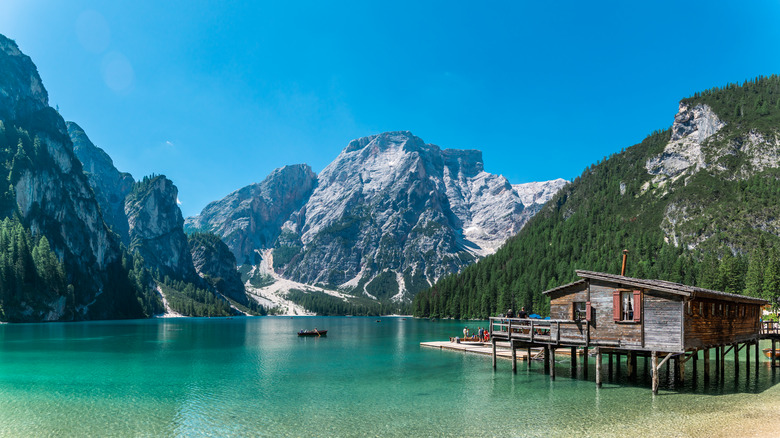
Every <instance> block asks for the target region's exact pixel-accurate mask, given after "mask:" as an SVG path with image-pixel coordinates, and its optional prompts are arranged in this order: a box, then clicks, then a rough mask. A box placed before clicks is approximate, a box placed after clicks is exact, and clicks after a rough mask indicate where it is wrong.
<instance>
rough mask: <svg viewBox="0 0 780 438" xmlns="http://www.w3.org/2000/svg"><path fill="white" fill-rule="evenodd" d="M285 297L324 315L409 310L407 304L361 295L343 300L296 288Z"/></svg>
mask: <svg viewBox="0 0 780 438" xmlns="http://www.w3.org/2000/svg"><path fill="white" fill-rule="evenodd" d="M287 299H288V300H290V301H292V302H294V303H296V304H298V305H300V306H302V307H303V308H304V309H306V310H307V311H309V312H314V313H316V314H318V315H324V316H338V315H355V316H378V315H390V314H408V313H409V312H410V306H409V305H408V304H401V303H380V302H376V301H374V300H371V299H368V298H361V297H355V298H349V299H348V301H344V300H343V299H341V298H339V297H334V296H333V295H328V294H326V293H324V292H303V291H301V290H298V289H292V290H290V291H289V292H288V293H287Z"/></svg>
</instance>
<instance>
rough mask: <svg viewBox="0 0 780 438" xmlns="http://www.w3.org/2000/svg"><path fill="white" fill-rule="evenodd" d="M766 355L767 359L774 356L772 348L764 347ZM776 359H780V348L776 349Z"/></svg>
mask: <svg viewBox="0 0 780 438" xmlns="http://www.w3.org/2000/svg"><path fill="white" fill-rule="evenodd" d="M764 356H766V357H767V359H771V358H772V349H771V348H764ZM775 359H780V350H775Z"/></svg>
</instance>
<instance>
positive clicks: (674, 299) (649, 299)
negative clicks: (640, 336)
mask: <svg viewBox="0 0 780 438" xmlns="http://www.w3.org/2000/svg"><path fill="white" fill-rule="evenodd" d="M643 312H644V314H643V315H642V316H643V319H644V325H645V345H644V346H645V348H646V349H648V350H661V351H682V349H683V348H682V347H683V345H682V319H683V298H682V297H681V296H678V295H673V294H665V293H662V292H657V291H652V290H651V291H647V292H645V293H644V299H643Z"/></svg>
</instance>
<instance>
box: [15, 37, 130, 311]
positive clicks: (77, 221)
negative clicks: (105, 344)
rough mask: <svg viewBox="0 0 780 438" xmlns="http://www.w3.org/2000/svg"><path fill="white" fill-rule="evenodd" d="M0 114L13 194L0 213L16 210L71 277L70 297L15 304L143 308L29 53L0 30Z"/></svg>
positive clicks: (89, 308) (67, 308) (61, 308)
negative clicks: (41, 237)
mask: <svg viewBox="0 0 780 438" xmlns="http://www.w3.org/2000/svg"><path fill="white" fill-rule="evenodd" d="M0 122H1V123H0V131H2V132H1V134H2V135H0V137H2V141H3V143H4V145H3V146H4V148H3V150H4V153H3V158H4V160H3V161H4V162H5V166H6V169H7V171H8V173H7V175H9V176H8V180H7V184H9V186H8V187H9V191H8V193H10V195H11V196H10V199H8V198H6V199H4V202H3V212H2V214H3V215H4V216H16V215H17V214H18V217H20V218H21V220H22V224H23V225H24V227H25V228H26V229H28V230H29V231H30V233H31V234H32V236H33V237H35V238H38V237H40V236H46V238H47V240H48V242H49V243H50V245H51V248H52V249H53V251H54V252H55V253H56V254H57V257H58V259H59V260H60V261H61V262H62V263H63V265H64V267H65V272H66V275H67V280H66V281H67V282H68V283H70V284H71V285H72V297H71V298H66V296H65V295H66V293H65V292H64V291H61V292H60V295H59V296H58V297H55V298H53V299H52V300H50V301H49V302H46V303H38V304H37V305H36V307H37V309H33V308H31V307H30V302H31V301H34V299H32V298H31V299H30V300H26V301H23V302H21V303H17V304H15V305H18V306H22V307H25V306H27V307H28V308H27V310H24V309H22V310H21V314H22V315H26V317H25V318H24V319H26V320H39V319H42V318H45V319H48V320H60V319H95V318H109V317H127V316H133V317H137V316H141V314H142V313H141V310H140V308H139V307H138V302H137V301H136V299H135V296H134V295H133V291H132V289H130V288H128V287H127V285H126V284H125V283H126V282H127V277H126V272H125V274H122V269H123V268H122V267H121V266H120V265H121V263H120V262H121V260H120V259H121V257H120V255H121V252H120V246H119V241H118V240H117V239H116V237H115V235H114V234H113V233H111V232H110V231H109V230H108V228H107V227H106V225H105V223H104V221H103V216H102V214H101V211H100V208H99V206H98V202H97V201H96V199H95V197H94V195H93V191H92V189H91V188H90V186H89V183H88V181H87V178H86V177H85V176H84V174H83V173H82V168H81V163H80V162H79V160H78V159H76V157H75V155H74V153H73V145H72V143H71V141H70V138H69V136H68V132H67V128H66V125H65V122H64V120H63V119H62V117H60V115H59V114H58V113H57V111H55V110H54V109H52V108H50V107H49V106H48V102H47V93H46V90H45V89H44V88H43V84H42V83H41V79H40V77H39V75H38V72H37V69H36V67H35V65H34V64H33V63H32V61H31V60H30V58H29V57H27V56H26V55H24V54H22V53H21V52H20V51H19V48H18V47H17V45H16V44H15V43H14V42H13V41H11V40H9V39H8V38H6V37H4V36H2V35H0ZM9 201H10V202H9ZM11 256H12V255H11ZM6 305H8V303H6ZM42 308H48V311H45V312H42V311H41V309H42Z"/></svg>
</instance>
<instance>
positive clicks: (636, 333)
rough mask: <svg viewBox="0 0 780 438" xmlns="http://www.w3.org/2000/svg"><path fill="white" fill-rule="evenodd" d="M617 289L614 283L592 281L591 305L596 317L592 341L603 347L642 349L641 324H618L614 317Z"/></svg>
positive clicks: (592, 330)
mask: <svg viewBox="0 0 780 438" xmlns="http://www.w3.org/2000/svg"><path fill="white" fill-rule="evenodd" d="M617 288H618V285H616V284H614V283H608V282H602V281H597V280H591V281H590V303H591V307H592V308H593V313H594V317H595V319H594V321H593V325H592V326H591V331H590V340H591V342H592V343H597V344H601V345H607V346H616V347H625V348H632V349H633V348H636V349H639V348H641V347H642V325H641V323H637V322H633V321H626V322H623V321H620V322H616V321H615V320H614V318H613V316H612V292H614V291H615V289H617Z"/></svg>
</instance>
